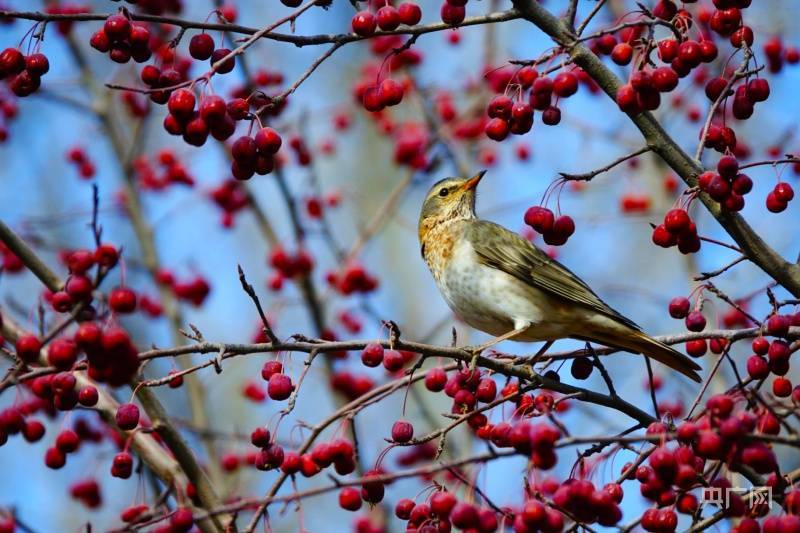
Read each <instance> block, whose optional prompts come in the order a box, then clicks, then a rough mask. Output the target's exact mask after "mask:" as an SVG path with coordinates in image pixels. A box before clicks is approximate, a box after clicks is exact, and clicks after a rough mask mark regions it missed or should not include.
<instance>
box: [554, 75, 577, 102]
mask: <svg viewBox="0 0 800 533" xmlns="http://www.w3.org/2000/svg"><path fill="white" fill-rule="evenodd" d="M553 92H554V93H555V94H556V95H558V96H559V97H561V98H567V97H569V96H572V95H573V94H575V93H576V92H578V78H577V76H575V74H573V73H572V72H562V73H560V74H559V75H557V76H556V77H555V79H554V80H553Z"/></svg>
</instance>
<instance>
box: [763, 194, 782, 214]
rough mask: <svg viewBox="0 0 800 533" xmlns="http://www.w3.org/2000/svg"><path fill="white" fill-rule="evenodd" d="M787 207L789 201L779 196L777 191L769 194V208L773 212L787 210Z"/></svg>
mask: <svg viewBox="0 0 800 533" xmlns="http://www.w3.org/2000/svg"><path fill="white" fill-rule="evenodd" d="M786 207H787V203H786V202H784V201H783V200H781V199H780V198H778V196H777V195H776V194H775V191H772V192H770V193H769V194H768V195H767V210H768V211H770V212H771V213H780V212H782V211H785V210H786Z"/></svg>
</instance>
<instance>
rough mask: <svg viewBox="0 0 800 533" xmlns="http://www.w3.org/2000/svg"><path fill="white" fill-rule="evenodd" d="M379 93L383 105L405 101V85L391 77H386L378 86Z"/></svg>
mask: <svg viewBox="0 0 800 533" xmlns="http://www.w3.org/2000/svg"><path fill="white" fill-rule="evenodd" d="M378 95H379V97H380V99H381V102H382V103H383V105H385V106H393V105H397V104H399V103H400V102H402V101H403V86H402V85H401V84H400V83H399V82H397V81H395V80H393V79H391V78H386V79H385V80H383V81H382V82H381V84H380V85H379V86H378Z"/></svg>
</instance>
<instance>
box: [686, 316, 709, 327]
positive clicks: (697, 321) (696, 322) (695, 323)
mask: <svg viewBox="0 0 800 533" xmlns="http://www.w3.org/2000/svg"><path fill="white" fill-rule="evenodd" d="M686 329H688V330H689V331H703V330H704V329H706V318H705V317H704V316H703V313H701V312H700V311H692V312H691V313H689V314H688V315H687V316H686Z"/></svg>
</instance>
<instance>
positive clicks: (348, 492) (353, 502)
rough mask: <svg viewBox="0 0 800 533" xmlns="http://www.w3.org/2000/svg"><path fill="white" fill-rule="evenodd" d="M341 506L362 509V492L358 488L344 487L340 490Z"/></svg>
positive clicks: (349, 508)
mask: <svg viewBox="0 0 800 533" xmlns="http://www.w3.org/2000/svg"><path fill="white" fill-rule="evenodd" d="M339 507H341V508H342V509H345V510H347V511H358V510H359V509H361V494H360V493H359V491H358V489H356V488H353V487H344V488H343V489H342V490H341V491H340V492H339Z"/></svg>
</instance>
